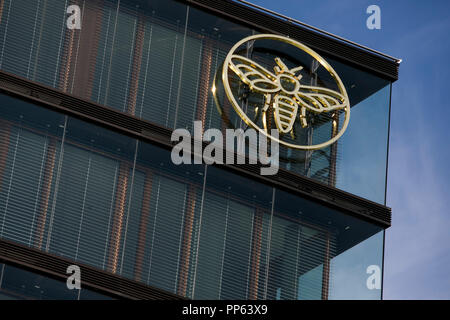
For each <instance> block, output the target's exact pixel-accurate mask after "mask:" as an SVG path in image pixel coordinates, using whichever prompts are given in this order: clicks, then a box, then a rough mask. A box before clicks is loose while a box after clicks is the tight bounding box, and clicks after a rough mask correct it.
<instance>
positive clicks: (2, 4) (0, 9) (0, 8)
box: [0, 0, 5, 23]
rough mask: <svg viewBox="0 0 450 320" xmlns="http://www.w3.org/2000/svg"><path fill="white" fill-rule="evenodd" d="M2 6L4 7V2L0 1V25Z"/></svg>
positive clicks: (3, 0) (0, 21)
mask: <svg viewBox="0 0 450 320" xmlns="http://www.w3.org/2000/svg"><path fill="white" fill-rule="evenodd" d="M4 5H5V0H0V23H2V16H3V6H4Z"/></svg>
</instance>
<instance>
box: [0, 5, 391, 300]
mask: <svg viewBox="0 0 450 320" xmlns="http://www.w3.org/2000/svg"><path fill="white" fill-rule="evenodd" d="M74 4H75V5H78V6H79V7H80V9H81V29H69V28H68V27H67V23H66V22H67V19H68V18H70V14H69V13H67V11H66V9H67V7H68V6H70V5H74ZM259 33H275V34H280V35H284V36H289V37H291V38H293V39H296V40H298V41H300V42H302V43H304V44H305V45H307V46H309V47H311V48H313V49H314V50H315V51H317V52H318V53H320V54H321V56H322V57H324V58H325V59H326V60H327V61H328V63H329V64H330V65H331V66H332V67H333V68H334V69H335V70H336V72H337V73H338V74H339V76H340V78H341V79H342V82H343V84H344V86H345V88H346V90H347V93H348V96H349V99H350V103H351V120H350V124H349V127H348V129H347V131H346V133H345V134H344V135H343V137H342V138H341V139H339V140H338V142H336V143H334V144H332V145H330V146H328V147H326V148H324V149H321V150H318V151H308V152H307V151H299V150H296V151H293V150H289V149H287V148H283V147H282V146H281V147H280V156H281V158H280V170H279V172H278V173H277V174H276V175H274V176H261V175H259V168H258V165H248V164H247V165H228V164H217V165H206V164H195V165H194V164H192V165H187V164H182V165H175V164H173V163H172V161H171V157H170V153H171V150H172V147H173V144H172V142H171V141H170V136H171V132H172V131H173V130H174V129H177V128H186V129H188V130H192V129H193V121H194V120H200V121H201V123H202V128H203V130H207V129H209V128H217V129H219V130H222V131H225V130H226V129H227V128H228V127H229V121H226V120H227V119H226V118H227V116H228V117H231V113H232V110H228V111H226V112H219V111H218V108H217V106H216V104H215V101H214V97H213V95H212V92H211V88H212V86H213V82H214V78H215V75H216V73H217V72H219V71H218V70H220V68H221V65H222V63H223V61H224V59H225V57H226V55H227V53H228V51H229V50H230V48H231V47H232V46H233V45H234V44H235V43H236V42H238V41H239V40H241V39H243V38H245V37H246V36H249V35H253V34H259ZM398 64H399V62H398V60H395V59H393V58H390V57H387V56H385V55H383V54H380V53H377V52H374V51H372V50H368V49H365V48H363V47H360V46H358V45H355V44H352V43H349V42H347V41H343V40H341V39H338V38H335V37H333V36H330V35H327V34H324V33H322V32H319V31H316V30H312V29H311V28H308V27H305V26H304V25H301V24H298V23H295V22H292V21H287V20H286V19H284V18H282V17H279V16H277V15H275V14H273V13H269V12H266V11H264V10H262V9H260V8H257V7H253V6H251V5H248V4H244V3H241V2H238V1H226V0H220V1H202V0H189V1H188V0H186V1H181V0H180V1H175V0H145V1H144V0H83V1H82V0H78V1H77V0H65V1H64V0H32V1H30V0H27V1H25V0H0V298H6V299H10V298H11V299H28V298H29V299H111V298H113V299H116V298H131V299H133V298H137V299H177V298H187V299H380V298H381V297H382V286H381V287H379V286H375V287H371V286H370V285H368V279H369V278H370V276H371V273H370V272H369V273H368V268H369V269H370V267H373V266H375V268H378V269H379V270H381V274H380V276H382V270H383V256H384V232H385V229H386V228H388V227H389V226H390V223H391V210H390V208H388V207H386V205H385V199H386V196H385V195H386V178H387V159H388V140H389V111H390V95H391V84H392V82H393V81H395V80H396V79H397V77H398ZM305 65H307V64H306V63H305ZM306 69H308V67H306ZM306 69H305V70H306ZM309 71H310V74H311V78H313V77H316V78H317V77H318V78H319V80H320V77H321V74H315V75H314V74H313V73H314V72H313V71H314V70H312V69H311V70H309ZM337 120H338V122H339V119H337ZM341 122H342V121H341ZM315 132H320V134H322V135H324V134H325V135H330V137H332V135H333V134H335V133H333V132H334V131H333V130H332V129H330V127H326V126H322V127H318V128H316V130H315ZM72 264H76V265H79V266H80V268H81V287H82V288H81V290H69V289H68V288H67V287H66V278H67V274H66V268H67V266H69V265H72Z"/></svg>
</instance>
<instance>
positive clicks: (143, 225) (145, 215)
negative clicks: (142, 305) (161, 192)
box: [134, 170, 153, 281]
mask: <svg viewBox="0 0 450 320" xmlns="http://www.w3.org/2000/svg"><path fill="white" fill-rule="evenodd" d="M152 180H153V179H152V173H151V172H150V170H149V171H147V172H146V175H145V183H144V194H143V197H142V205H141V219H140V222H139V233H138V244H137V249H136V260H135V264H134V265H135V269H134V279H135V280H136V281H141V277H142V264H143V262H144V255H145V240H146V235H147V226H148V222H149V219H150V199H151V196H152V184H153V181H152Z"/></svg>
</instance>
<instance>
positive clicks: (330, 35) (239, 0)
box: [232, 0, 402, 64]
mask: <svg viewBox="0 0 450 320" xmlns="http://www.w3.org/2000/svg"><path fill="white" fill-rule="evenodd" d="M232 1H234V2H240V3H242V4H244V5H246V6H249V7H251V8H254V9H256V10H260V11H263V12H265V13H268V14H270V15H272V16H275V17H277V18H280V19H282V20H285V21H287V22H290V23H294V24H297V25H300V26H302V27H305V28H308V29H311V30H314V31H316V32H318V33H321V34H323V35H326V36H329V37H331V38H334V39H337V40H339V41H342V42H345V43H347V44H350V45H352V46H355V47H357V48H360V49H363V50H366V51H368V52H371V53H374V54H377V55H379V56H381V57H384V58H387V59H388V60H392V61H394V62H396V63H397V64H400V63H401V62H402V59H399V58H395V57H393V56H390V55H388V54H386V53H383V52H380V51H377V50H375V49H372V48H369V47H367V46H364V45H362V44H359V43H356V42H354V41H351V40H348V39H346V38H343V37H341V36H338V35H335V34H333V33H330V32H328V31H325V30H322V29H319V28H316V27H314V26H311V25H309V24H306V23H304V22H301V21H299V20H297V19H294V18H291V17H288V16H285V15H283V14H281V13H278V12H275V11H272V10H269V9H267V8H264V7H261V6H258V5H256V4H254V3H251V2H248V1H245V0H232Z"/></svg>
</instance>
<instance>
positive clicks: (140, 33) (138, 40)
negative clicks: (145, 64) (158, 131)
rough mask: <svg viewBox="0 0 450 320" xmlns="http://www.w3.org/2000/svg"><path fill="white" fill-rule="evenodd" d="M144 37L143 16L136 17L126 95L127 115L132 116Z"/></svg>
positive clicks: (134, 107)
mask: <svg viewBox="0 0 450 320" xmlns="http://www.w3.org/2000/svg"><path fill="white" fill-rule="evenodd" d="M144 35H145V20H144V16H141V15H140V16H139V17H138V24H137V30H136V37H135V43H134V51H133V62H132V70H131V80H130V85H129V87H130V89H129V90H130V91H129V94H128V110H127V112H128V113H129V114H132V115H134V114H135V113H136V99H137V94H138V88H139V74H140V70H141V63H142V50H143V47H144Z"/></svg>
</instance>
